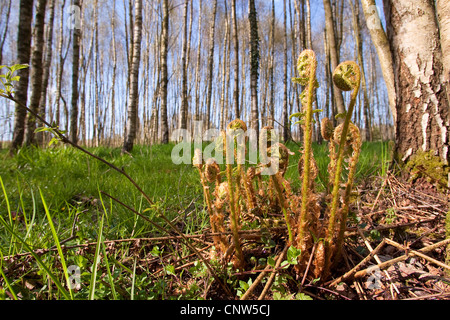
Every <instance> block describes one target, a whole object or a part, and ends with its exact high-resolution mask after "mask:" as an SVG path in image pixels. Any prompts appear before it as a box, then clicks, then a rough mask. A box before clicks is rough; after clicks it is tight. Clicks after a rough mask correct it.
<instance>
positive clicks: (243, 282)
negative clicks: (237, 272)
mask: <svg viewBox="0 0 450 320" xmlns="http://www.w3.org/2000/svg"><path fill="white" fill-rule="evenodd" d="M239 286H240V287H241V288H242V289H244V290H245V291H247V290H248V288H249V287H250V285H249V284H248V283H247V282H245V281H242V280H239Z"/></svg>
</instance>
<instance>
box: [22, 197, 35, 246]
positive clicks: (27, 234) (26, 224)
mask: <svg viewBox="0 0 450 320" xmlns="http://www.w3.org/2000/svg"><path fill="white" fill-rule="evenodd" d="M31 200H32V201H33V216H32V217H31V222H30V223H29V224H28V223H27V220H26V219H25V229H26V230H27V233H26V235H25V238H23V239H24V240H26V239H27V238H28V236H29V235H30V233H31V229H32V228H33V225H34V218H35V217H36V200H35V199H34V193H33V192H31Z"/></svg>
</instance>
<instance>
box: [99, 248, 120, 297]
mask: <svg viewBox="0 0 450 320" xmlns="http://www.w3.org/2000/svg"><path fill="white" fill-rule="evenodd" d="M102 252H103V256H104V257H105V264H106V271H107V273H108V281H109V285H110V286H111V293H112V295H113V299H114V300H117V293H116V287H115V285H114V279H113V277H112V274H111V270H110V266H109V261H108V257H107V255H106V249H105V242H104V241H103V240H102Z"/></svg>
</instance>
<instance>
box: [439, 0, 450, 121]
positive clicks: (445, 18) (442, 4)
mask: <svg viewBox="0 0 450 320" xmlns="http://www.w3.org/2000/svg"><path fill="white" fill-rule="evenodd" d="M436 10H437V16H438V22H439V31H440V32H439V35H440V39H441V50H442V64H443V66H444V71H443V75H444V85H445V90H446V91H447V100H448V101H449V102H450V1H448V0H437V2H436ZM447 121H450V120H449V119H448V118H447Z"/></svg>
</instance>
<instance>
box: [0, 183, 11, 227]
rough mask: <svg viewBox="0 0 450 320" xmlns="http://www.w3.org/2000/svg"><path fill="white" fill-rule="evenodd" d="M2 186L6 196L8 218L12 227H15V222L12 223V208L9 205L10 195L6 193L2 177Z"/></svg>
mask: <svg viewBox="0 0 450 320" xmlns="http://www.w3.org/2000/svg"><path fill="white" fill-rule="evenodd" d="M0 184H1V185H2V190H3V194H4V196H5V201H6V209H7V210H8V216H9V223H10V224H11V226H12V225H13V221H12V220H13V219H12V214H11V207H10V205H9V200H8V194H7V193H6V189H5V185H4V184H3V180H2V177H0Z"/></svg>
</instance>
